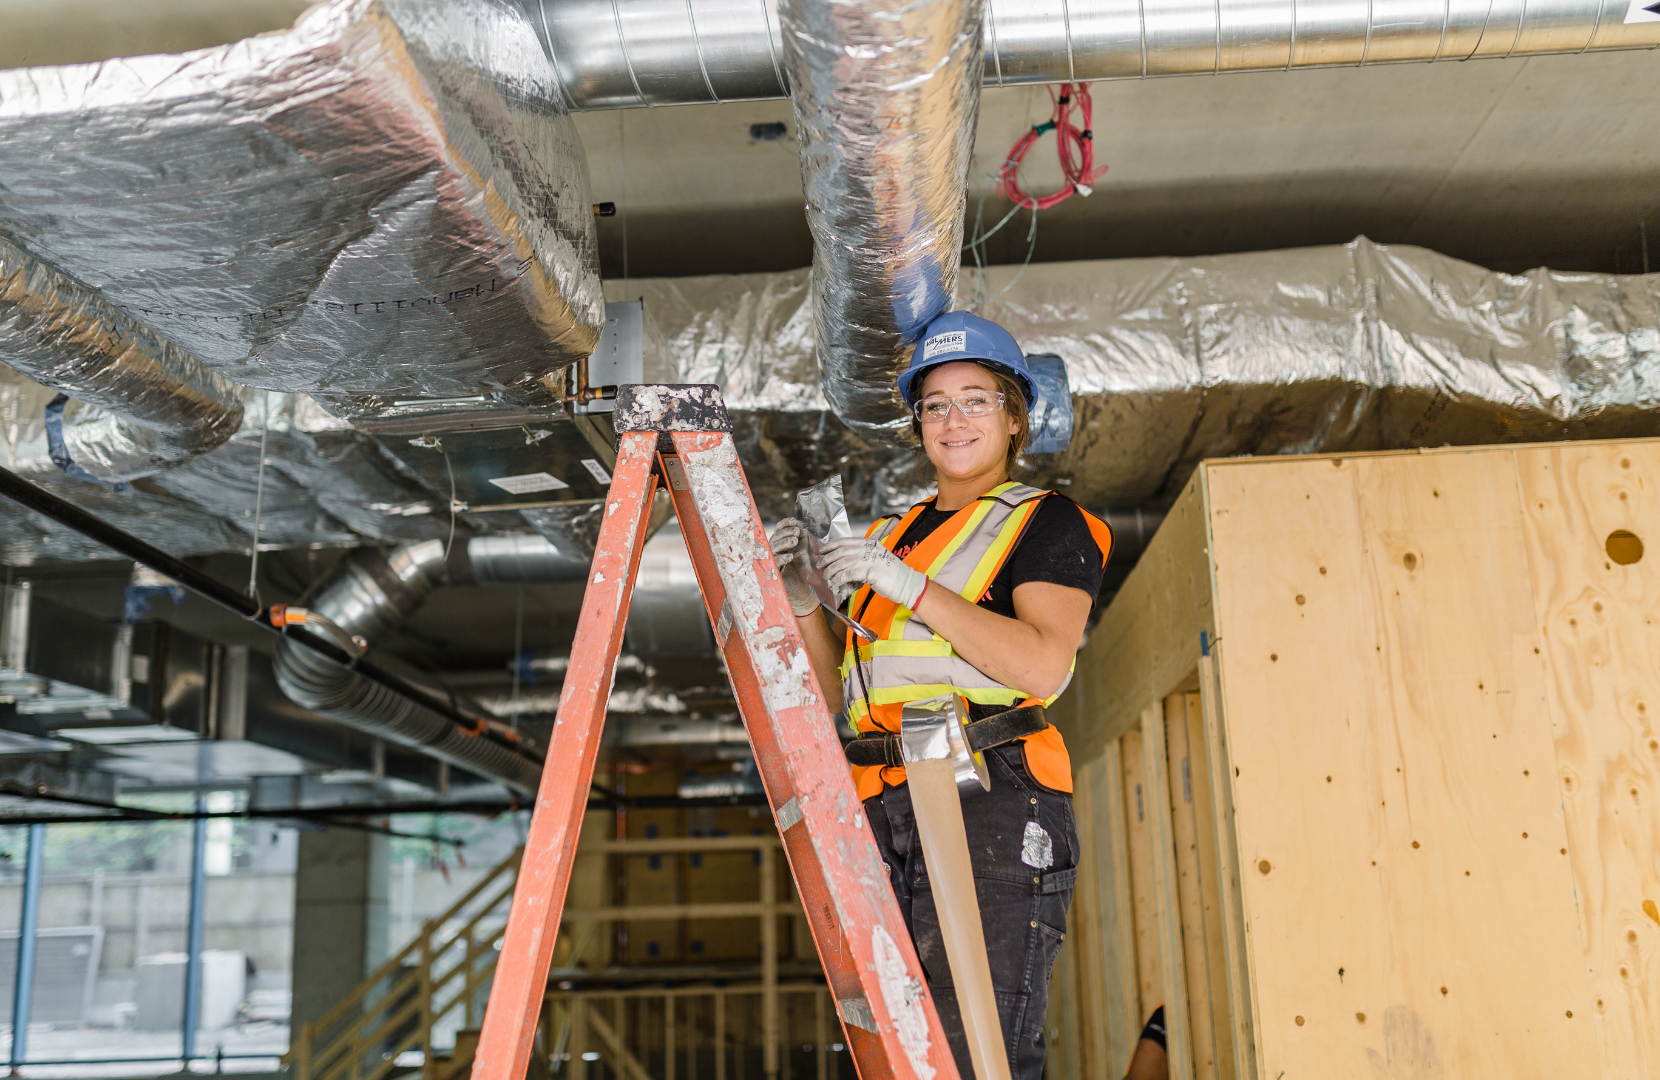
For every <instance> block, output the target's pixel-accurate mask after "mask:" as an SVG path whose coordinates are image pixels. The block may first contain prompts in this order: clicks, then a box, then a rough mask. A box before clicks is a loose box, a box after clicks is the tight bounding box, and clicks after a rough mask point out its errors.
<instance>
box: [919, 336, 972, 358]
mask: <svg viewBox="0 0 1660 1080" xmlns="http://www.w3.org/2000/svg"><path fill="white" fill-rule="evenodd" d="M967 348H968V331H967V330H952V331H950V332H949V333H945V334H935V335H934V336H933V337H931V338H929V339H928V340H927V341H925V342H923V343H922V358H923V359H924V360H932V359H933V358H934V357H936V356H938V355H939V354H940V353H946V352H962V351H964V350H965V349H967Z"/></svg>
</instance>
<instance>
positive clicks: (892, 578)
mask: <svg viewBox="0 0 1660 1080" xmlns="http://www.w3.org/2000/svg"><path fill="white" fill-rule="evenodd" d="M819 557H820V562H821V563H822V565H823V567H824V580H825V581H827V582H829V584H830V587H831V588H832V589H834V590H836V595H837V596H842V595H844V594H846V593H851V592H852V591H853V590H854V589H856V588H858V587H859V586H860V585H869V586H870V587H871V588H872V589H874V590H875V591H876V592H878V593H880V594H881V595H883V596H885V597H887V598H888V599H889V600H892V601H893V602H894V603H896V604H900V605H903V606H904V607H908V608H911V609H912V610H915V608H916V605H917V601H919V600H921V599H922V591H923V590H924V589H925V588H927V587H928V575H927V574H924V573H923V572H922V571H920V570H915V569H912V568H911V567H909V566H906V565H905V564H904V563H903V562H901V561H900V559H899V556H897V555H895V554H894V553H893V552H891V551H889V550H888V549H887V548H885V547H883V546H882V542H881V541H880V540H873V539H869V538H866V537H852V536H850V537H848V538H846V539H844V540H832V541H830V542H829V543H827V544H824V545H822V546H821V547H820V548H819Z"/></svg>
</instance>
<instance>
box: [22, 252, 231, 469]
mask: <svg viewBox="0 0 1660 1080" xmlns="http://www.w3.org/2000/svg"><path fill="white" fill-rule="evenodd" d="M0 361H4V363H5V364H7V365H8V366H10V367H11V368H13V369H15V370H16V371H19V372H21V373H23V374H24V375H27V376H29V377H30V378H32V379H33V380H34V381H36V382H38V383H41V384H42V385H44V386H49V387H51V388H53V389H55V390H58V391H61V392H62V393H65V394H68V395H70V396H72V397H73V398H74V399H75V402H74V403H72V404H71V405H70V407H69V408H68V409H67V410H64V412H63V416H62V421H61V424H62V428H61V430H62V438H63V442H64V447H63V449H64V450H66V451H67V452H68V456H69V459H70V460H71V461H72V462H73V464H74V466H79V467H80V468H81V469H84V470H85V471H86V472H87V473H89V474H91V475H92V476H95V477H97V478H99V479H101V480H108V481H122V480H133V479H136V478H138V477H140V476H148V475H150V474H151V473H154V472H158V471H160V470H162V469H168V468H172V467H173V466H175V465H179V464H182V463H183V462H186V461H189V460H190V459H192V458H194V457H197V456H199V455H201V454H205V453H207V452H208V451H209V450H212V449H213V448H214V447H216V446H219V445H220V444H221V443H223V442H224V441H225V440H226V439H229V438H230V437H231V436H232V435H234V434H235V433H236V430H237V428H238V427H239V426H240V425H241V423H242V388H241V387H239V386H237V385H236V384H235V383H232V382H231V381H230V380H229V379H226V378H224V377H222V376H220V375H216V374H214V373H213V372H211V371H209V370H208V369H207V368H205V367H203V366H202V365H201V363H200V362H198V361H197V360H196V358H195V357H193V356H191V355H190V354H189V353H187V352H185V351H184V350H183V349H180V348H179V347H178V346H176V345H174V344H172V343H171V342H169V341H166V340H164V339H162V338H160V337H158V336H157V335H156V334H155V333H154V332H153V331H151V330H150V329H149V328H148V327H146V326H144V325H143V324H142V323H139V322H137V321H135V320H134V319H132V318H130V317H129V316H128V315H127V314H125V313H124V312H122V311H119V310H117V309H116V308H114V307H112V306H110V305H109V304H108V303H106V302H105V301H104V300H103V299H102V298H100V297H99V296H98V294H97V293H95V292H93V291H92V290H90V289H87V288H84V287H82V286H81V285H79V284H77V283H75V282H74V281H71V280H70V279H69V278H68V277H66V276H64V275H63V274H60V273H58V272H57V271H56V270H54V269H52V268H51V267H49V266H47V265H45V264H44V263H42V262H40V261H39V260H37V259H33V258H31V257H30V256H29V255H28V254H27V253H26V252H24V251H23V250H22V249H21V248H19V247H17V246H16V245H15V244H12V243H10V242H9V241H7V240H6V239H5V238H4V237H3V236H0ZM43 417H44V410H43Z"/></svg>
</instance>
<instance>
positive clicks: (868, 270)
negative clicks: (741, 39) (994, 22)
mask: <svg viewBox="0 0 1660 1080" xmlns="http://www.w3.org/2000/svg"><path fill="white" fill-rule="evenodd" d="M983 11H984V0H867V2H863V3H858V4H847V3H824V2H822V0H781V2H780V4H779V8H778V14H779V19H780V21H781V23H782V24H783V27H784V59H785V71H786V72H787V73H788V76H789V80H790V85H791V86H792V87H793V102H794V105H795V126H796V133H795V134H796V140H797V142H798V144H799V147H800V150H799V156H800V159H801V184H802V188H803V189H804V191H805V193H806V197H807V225H808V228H809V229H810V230H811V231H812V234H813V276H812V288H813V325H814V340H815V343H816V345H817V348H818V354H819V358H820V362H821V364H822V365H823V381H824V389H825V394H826V396H827V397H828V398H829V399H830V404H831V407H832V408H833V409H835V411H836V415H837V416H839V417H841V419H842V421H843V422H844V423H846V424H847V425H848V426H849V427H852V428H853V429H855V430H857V431H864V432H874V431H875V430H877V429H881V428H887V429H890V430H892V431H900V430H903V429H904V428H906V427H907V426H908V425H907V420H906V417H905V407H904V402H903V401H901V400H900V398H899V394H898V393H897V391H896V390H895V389H894V373H895V371H896V369H897V368H898V366H899V365H900V363H901V362H902V361H903V360H904V358H905V356H906V355H907V354H908V352H909V347H910V346H911V345H914V344H915V343H916V341H917V340H918V339H919V338H920V337H921V336H922V332H923V331H924V330H925V329H927V326H928V323H929V322H931V321H932V320H933V319H934V318H935V316H937V315H939V314H941V313H942V312H944V311H945V310H946V309H947V308H948V307H949V306H950V304H951V298H952V296H953V294H954V293H955V291H956V286H957V267H958V264H959V262H960V260H961V249H962V240H963V210H964V208H965V206H966V204H967V199H968V193H967V187H966V185H967V183H968V163H969V157H970V156H971V155H972V153H973V150H974V129H975V126H976V122H977V121H978V118H979V110H980V80H979V72H980V67H981V59H982V48H981V38H980V22H981V16H982V13H983Z"/></svg>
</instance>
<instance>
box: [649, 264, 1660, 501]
mask: <svg viewBox="0 0 1660 1080" xmlns="http://www.w3.org/2000/svg"><path fill="white" fill-rule="evenodd" d="M1017 272H1018V268H1017V267H998V268H993V269H991V270H989V271H987V275H988V281H987V286H988V290H989V292H991V293H995V292H997V291H998V290H1000V289H1002V288H1003V287H1004V286H1005V285H1008V284H1009V282H1010V279H1011V278H1013V277H1014V275H1015V274H1016V273H1017ZM807 277H808V275H807V272H806V271H794V272H791V273H782V274H751V275H743V276H733V277H704V278H678V279H665V280H650V281H640V282H638V289H639V291H640V292H641V293H643V294H644V296H645V300H646V304H647V305H648V307H650V309H651V310H652V311H653V312H654V313H655V317H656V319H657V321H658V325H659V326H660V327H661V329H662V332H663V334H664V337H665V339H666V340H667V342H668V347H669V352H670V354H671V356H672V357H673V360H674V362H675V364H676V365H677V367H678V368H679V371H678V377H679V378H681V379H682V380H684V381H687V382H718V383H721V384H723V385H724V387H725V389H724V392H723V393H724V396H725V399H726V402H727V405H728V407H729V408H730V409H731V410H732V414H733V427H734V435H735V437H736V439H737V441H738V445H739V449H740V452H741V453H742V455H743V458H744V463H745V467H746V468H747V470H748V471H749V478H750V483H751V484H752V486H754V488H755V489H756V495H757V498H758V499H759V500H760V501H761V504H762V509H763V512H766V513H769V514H773V515H776V516H783V515H785V514H786V513H788V512H789V508H790V505H791V501H792V500H793V497H794V492H793V489H794V488H795V487H801V486H805V484H806V483H810V482H811V481H812V480H813V479H817V478H822V477H823V476H825V475H827V474H828V473H829V472H831V471H837V470H839V471H841V472H842V473H843V477H844V481H845V482H846V484H847V492H848V505H849V506H850V507H851V508H852V511H853V513H854V515H855V516H859V515H860V514H861V513H864V512H868V513H872V514H875V513H884V512H887V511H889V510H898V509H903V508H904V507H907V506H909V505H910V503H911V502H912V501H913V499H914V497H915V496H916V495H918V494H920V493H921V492H923V491H926V490H928V488H929V486H930V478H929V476H928V475H927V473H926V470H925V469H919V468H917V467H916V466H917V462H918V455H916V454H915V453H914V452H910V451H893V450H887V449H884V448H882V447H880V446H877V445H874V444H873V443H871V442H870V441H868V440H866V439H864V438H861V437H860V436H859V435H858V434H856V433H855V432H852V431H850V430H849V429H847V428H846V427H844V426H843V425H841V424H840V423H838V422H837V421H836V420H835V418H834V417H833V416H831V415H829V414H828V412H827V410H826V406H827V404H828V403H827V402H826V400H825V399H824V398H823V397H822V396H819V395H818V394H816V393H815V392H814V391H815V382H816V378H815V375H816V372H815V371H814V360H813V356H814V354H813V347H812V337H811V334H812V326H811V320H810V318H809V311H810V303H809V298H808V287H807V284H808V283H807ZM980 313H981V314H983V315H985V316H987V317H988V318H991V319H995V320H997V321H998V322H1000V323H1002V324H1003V325H1004V326H1006V327H1008V329H1009V330H1010V331H1011V332H1012V333H1013V334H1014V336H1015V338H1016V340H1018V341H1019V342H1020V344H1021V346H1022V347H1023V348H1024V349H1025V350H1026V351H1027V352H1029V353H1054V354H1056V355H1058V356H1061V357H1062V358H1064V360H1065V362H1066V365H1067V371H1068V375H1069V377H1070V379H1071V385H1072V392H1073V397H1072V400H1073V408H1074V410H1075V413H1076V420H1075V426H1074V431H1073V438H1072V443H1071V446H1070V447H1069V448H1068V449H1067V451H1066V452H1065V453H1064V454H1060V455H1031V456H1029V457H1028V459H1027V465H1028V470H1029V472H1028V476H1027V478H1028V479H1030V480H1031V482H1033V483H1038V484H1044V485H1055V486H1058V488H1059V490H1062V491H1065V492H1067V493H1068V494H1069V495H1072V496H1073V497H1074V498H1076V499H1077V500H1078V501H1079V502H1081V503H1083V504H1084V505H1086V506H1091V507H1098V508H1099V507H1114V506H1120V507H1123V506H1140V505H1157V504H1160V503H1164V502H1167V501H1168V500H1169V499H1170V498H1171V497H1173V496H1174V495H1175V494H1176V493H1177V492H1178V491H1179V489H1180V486H1181V484H1182V483H1183V482H1184V481H1185V480H1186V479H1187V476H1188V474H1189V473H1190V472H1191V470H1192V468H1193V466H1194V464H1196V463H1197V462H1198V461H1199V460H1200V459H1202V458H1205V457H1220V456H1227V455H1233V454H1288V453H1311V452H1318V451H1360V450H1384V449H1398V448H1405V447H1414V446H1439V445H1442V444H1451V445H1475V444H1481V443H1502V442H1518V441H1532V440H1548V439H1561V438H1605V437H1624V436H1634V435H1655V434H1660V413H1657V412H1656V411H1655V410H1656V406H1660V274H1650V275H1624V276H1616V275H1611V274H1581V273H1562V272H1556V271H1550V270H1543V269H1541V270H1534V271H1532V272H1530V273H1528V274H1521V275H1516V274H1498V273H1493V272H1491V271H1488V270H1485V269H1483V268H1481V267H1478V266H1473V265H1471V264H1469V263H1466V262H1460V261H1459V260H1457V259H1452V258H1449V257H1447V256H1444V255H1439V254H1436V253H1435V252H1432V251H1426V250H1424V249H1422V248H1414V247H1405V246H1393V247H1384V246H1380V245H1376V244H1373V243H1371V242H1370V241H1368V240H1366V239H1364V238H1361V239H1357V240H1355V241H1353V242H1352V243H1349V244H1345V245H1341V246H1331V247H1317V248H1303V249H1297V250H1290V251H1273V252H1262V253H1254V254H1247V255H1222V256H1215V257H1211V258H1200V259H1128V260H1115V261H1100V262H1075V263H1047V264H1034V265H1032V266H1030V267H1028V268H1027V269H1026V272H1025V274H1024V276H1022V277H1021V278H1020V280H1019V281H1018V282H1016V283H1014V285H1013V286H1012V288H1010V289H1009V291H1008V292H1007V293H1005V294H1004V295H1003V296H1002V297H1001V298H1000V299H999V300H998V301H997V302H996V303H994V304H992V305H990V306H989V307H987V308H986V309H984V310H983V311H981V312H980Z"/></svg>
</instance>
